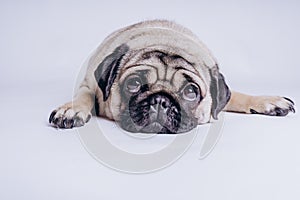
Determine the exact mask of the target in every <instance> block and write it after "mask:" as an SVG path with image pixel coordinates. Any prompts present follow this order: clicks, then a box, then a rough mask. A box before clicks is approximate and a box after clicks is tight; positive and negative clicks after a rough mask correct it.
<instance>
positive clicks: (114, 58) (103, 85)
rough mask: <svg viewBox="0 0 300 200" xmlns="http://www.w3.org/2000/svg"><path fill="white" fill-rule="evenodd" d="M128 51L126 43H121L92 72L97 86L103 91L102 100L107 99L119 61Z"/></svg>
mask: <svg viewBox="0 0 300 200" xmlns="http://www.w3.org/2000/svg"><path fill="white" fill-rule="evenodd" d="M128 51H129V47H128V45H126V44H122V45H120V46H118V47H117V48H116V49H115V50H114V52H112V53H111V54H110V55H108V56H106V57H105V58H104V60H103V61H102V62H101V63H100V64H99V66H98V67H97V69H96V71H95V72H94V75H95V78H96V81H97V82H98V86H99V87H100V89H101V90H102V93H103V101H106V100H107V99H108V97H109V95H110V88H111V86H112V84H113V83H114V81H115V79H116V77H117V74H118V71H119V65H120V62H121V60H122V58H123V56H124V55H125V54H126V53H127V52H128Z"/></svg>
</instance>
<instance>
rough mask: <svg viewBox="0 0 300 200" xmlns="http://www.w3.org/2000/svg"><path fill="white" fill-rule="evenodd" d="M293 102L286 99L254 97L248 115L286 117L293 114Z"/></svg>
mask: <svg viewBox="0 0 300 200" xmlns="http://www.w3.org/2000/svg"><path fill="white" fill-rule="evenodd" d="M294 105H295V104H294V102H293V101H292V100H291V99H289V98H287V97H267V96H266V97H264V96H262V97H254V99H253V100H252V103H251V107H250V113H252V114H263V115H271V116H286V115H287V114H288V113H289V112H293V113H295V108H294Z"/></svg>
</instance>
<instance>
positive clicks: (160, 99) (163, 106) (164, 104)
mask: <svg viewBox="0 0 300 200" xmlns="http://www.w3.org/2000/svg"><path fill="white" fill-rule="evenodd" d="M170 104H171V102H170V100H169V98H167V97H165V96H161V95H157V96H155V97H154V98H153V99H152V101H151V104H150V117H151V119H152V121H158V122H161V123H164V122H165V121H166V120H167V112H168V110H169V108H170Z"/></svg>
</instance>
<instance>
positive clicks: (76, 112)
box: [49, 106, 91, 129]
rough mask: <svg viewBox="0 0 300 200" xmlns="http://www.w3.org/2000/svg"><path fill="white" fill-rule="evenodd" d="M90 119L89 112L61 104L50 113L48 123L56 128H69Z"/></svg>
mask: <svg viewBox="0 0 300 200" xmlns="http://www.w3.org/2000/svg"><path fill="white" fill-rule="evenodd" d="M90 119H91V114H90V112H85V111H83V110H80V109H78V108H75V107H70V106H62V107H60V108H58V109H56V110H54V111H53V112H52V113H51V114H50V117H49V123H50V124H51V125H53V126H54V127H57V128H65V129H70V128H73V127H80V126H83V125H84V124H85V123H87V122H88V121H89V120H90Z"/></svg>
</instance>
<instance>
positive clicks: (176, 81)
mask: <svg viewBox="0 0 300 200" xmlns="http://www.w3.org/2000/svg"><path fill="white" fill-rule="evenodd" d="M135 73H144V74H147V79H148V82H149V83H159V84H163V85H164V86H166V87H167V86H168V85H169V86H173V87H174V88H175V89H179V87H180V86H181V85H182V84H183V82H185V81H192V82H196V83H198V84H199V86H200V87H202V88H203V89H205V88H206V86H205V81H204V80H203V79H202V76H201V74H199V71H198V70H197V68H196V67H195V64H194V63H191V62H189V61H188V60H186V59H185V58H183V57H181V56H180V55H177V54H172V53H166V52H163V51H160V50H157V49H156V50H147V51H139V52H137V53H133V55H131V56H130V59H127V62H126V63H125V64H124V67H123V68H122V69H121V73H120V74H121V77H120V81H121V82H122V81H123V80H124V79H125V78H126V77H127V76H129V75H131V74H135Z"/></svg>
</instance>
